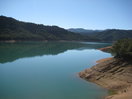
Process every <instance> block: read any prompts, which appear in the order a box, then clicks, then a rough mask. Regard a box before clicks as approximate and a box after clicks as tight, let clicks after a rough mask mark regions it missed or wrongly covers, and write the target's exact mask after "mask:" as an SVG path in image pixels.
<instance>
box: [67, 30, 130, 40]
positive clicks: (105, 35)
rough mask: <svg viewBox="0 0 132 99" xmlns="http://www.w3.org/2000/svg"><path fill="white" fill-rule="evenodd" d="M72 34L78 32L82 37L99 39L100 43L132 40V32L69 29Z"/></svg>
mask: <svg viewBox="0 0 132 99" xmlns="http://www.w3.org/2000/svg"><path fill="white" fill-rule="evenodd" d="M69 31H71V32H76V33H78V34H81V35H86V36H89V37H92V38H98V39H100V41H105V42H113V41H117V40H120V39H124V38H132V30H119V29H108V30H85V29H69Z"/></svg>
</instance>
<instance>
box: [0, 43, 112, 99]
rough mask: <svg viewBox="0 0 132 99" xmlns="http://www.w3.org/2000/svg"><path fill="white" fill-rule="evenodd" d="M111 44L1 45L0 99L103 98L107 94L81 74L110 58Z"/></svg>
mask: <svg viewBox="0 0 132 99" xmlns="http://www.w3.org/2000/svg"><path fill="white" fill-rule="evenodd" d="M108 45H109V44H108V43H89V42H81V43H79V42H78V43H75V42H47V43H40V42H36V43H33V42H30V43H29V42H28V43H26V42H25V43H14V44H3V43H1V44H0V99H101V98H102V97H103V96H104V95H107V91H106V90H105V89H103V88H101V87H99V86H97V85H95V84H93V83H90V82H87V81H85V80H83V79H80V78H79V77H78V76H77V74H78V72H80V71H82V70H84V69H86V68H89V67H91V66H92V65H94V64H96V63H95V62H96V60H98V59H102V58H106V57H110V56H111V55H110V54H109V53H104V52H101V51H99V50H97V48H101V47H105V46H108Z"/></svg>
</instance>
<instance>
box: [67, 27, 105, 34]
mask: <svg viewBox="0 0 132 99" xmlns="http://www.w3.org/2000/svg"><path fill="white" fill-rule="evenodd" d="M68 31H70V32H74V33H78V34H82V35H89V34H92V33H98V32H101V31H103V30H87V29H83V28H70V29H68Z"/></svg>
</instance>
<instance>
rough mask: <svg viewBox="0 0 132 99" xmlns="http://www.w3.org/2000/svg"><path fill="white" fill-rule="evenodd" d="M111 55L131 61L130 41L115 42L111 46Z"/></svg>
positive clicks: (131, 44) (131, 46) (131, 45)
mask: <svg viewBox="0 0 132 99" xmlns="http://www.w3.org/2000/svg"><path fill="white" fill-rule="evenodd" d="M111 51H112V53H113V54H114V56H115V58H122V59H127V60H128V59H131V58H132V39H122V40H118V41H117V42H115V43H114V44H113V46H112V50H111Z"/></svg>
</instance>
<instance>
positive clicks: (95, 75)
mask: <svg viewBox="0 0 132 99" xmlns="http://www.w3.org/2000/svg"><path fill="white" fill-rule="evenodd" d="M97 62H98V64H97V65H95V66H93V67H92V68H89V69H86V70H84V71H82V72H80V73H79V76H80V77H81V78H83V79H85V80H88V81H90V82H94V83H96V84H98V85H100V86H102V87H104V88H106V89H108V90H110V92H112V95H109V96H107V97H106V98H105V99H132V63H129V62H125V61H122V60H119V59H115V58H107V59H103V60H99V61H97Z"/></svg>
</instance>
